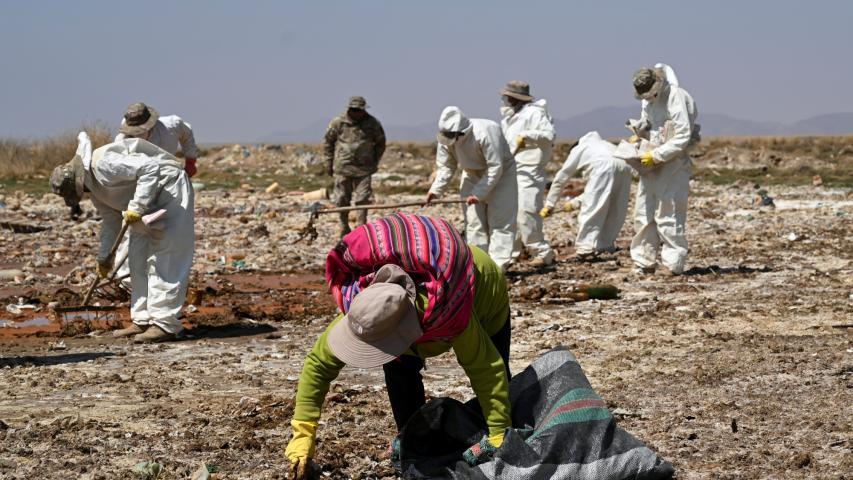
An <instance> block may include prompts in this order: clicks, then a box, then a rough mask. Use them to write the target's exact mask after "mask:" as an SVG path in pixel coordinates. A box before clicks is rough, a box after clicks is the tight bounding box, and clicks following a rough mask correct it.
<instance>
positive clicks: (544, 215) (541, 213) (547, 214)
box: [539, 207, 551, 218]
mask: <svg viewBox="0 0 853 480" xmlns="http://www.w3.org/2000/svg"><path fill="white" fill-rule="evenodd" d="M539 216H540V217H542V218H548V217H550V216H551V207H543V208H542V210H539Z"/></svg>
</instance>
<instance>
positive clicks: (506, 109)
mask: <svg viewBox="0 0 853 480" xmlns="http://www.w3.org/2000/svg"><path fill="white" fill-rule="evenodd" d="M513 113H515V109H514V108H512V107H510V106H507V105H504V106H503V107H501V116H502V117H510V116H512V114H513Z"/></svg>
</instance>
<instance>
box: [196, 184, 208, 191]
mask: <svg viewBox="0 0 853 480" xmlns="http://www.w3.org/2000/svg"><path fill="white" fill-rule="evenodd" d="M205 188H207V185H205V184H204V183H201V182H193V190H196V191H200V190H204V189H205Z"/></svg>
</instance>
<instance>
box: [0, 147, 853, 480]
mask: <svg viewBox="0 0 853 480" xmlns="http://www.w3.org/2000/svg"><path fill="white" fill-rule="evenodd" d="M244 150H245V151H249V154H248V155H246V154H245V153H244ZM264 151H267V150H266V149H265V148H263V149H261V148H257V149H255V148H252V149H249V148H242V149H239V150H238V149H237V148H236V147H235V148H231V149H224V150H222V152H225V153H222V152H211V153H210V154H209V159H210V161H209V163H207V164H206V163H205V159H202V160H201V161H200V162H199V164H200V168H202V169H204V168H205V165H209V166H210V169H209V172H208V173H207V174H206V176H202V177H201V179H202V181H204V182H206V183H207V185H204V186H201V185H199V186H198V187H199V188H198V190H197V197H196V200H197V202H196V212H197V224H196V232H197V253H196V261H195V266H194V272H193V279H192V282H191V283H192V287H193V293H192V295H191V297H192V298H191V300H192V301H193V302H194V304H193V308H189V309H188V312H190V311H191V313H187V314H186V317H185V324H186V326H187V327H188V328H187V330H186V335H185V336H184V338H183V339H182V340H181V341H177V342H173V343H166V344H159V345H133V344H130V343H129V342H128V341H126V340H116V339H113V338H112V337H111V336H110V334H109V332H108V331H107V330H104V329H105V328H111V327H113V326H115V325H116V324H118V323H121V321H122V320H125V321H126V320H127V315H128V314H127V309H126V308H123V309H121V310H119V311H118V315H117V317H116V318H114V319H113V321H111V322H97V321H95V322H87V321H84V320H77V321H72V322H70V323H69V324H67V325H60V324H59V323H57V321H56V320H55V319H52V318H51V317H50V316H49V314H48V307H47V304H48V303H49V302H50V301H54V300H57V295H56V292H57V291H59V290H60V289H63V288H65V289H68V290H67V291H66V293H65V294H62V292H60V295H59V300H63V299H64V300H63V301H65V302H71V301H73V298H71V297H73V292H79V291H80V290H82V289H83V288H85V285H86V284H87V282H88V280H89V279H90V278H91V268H87V267H90V266H93V265H94V252H95V249H96V246H97V242H98V241H97V231H98V225H99V222H98V220H97V219H96V218H94V217H93V216H92V215H91V213H89V214H88V215H86V216H84V217H83V218H82V219H80V220H78V221H71V220H69V219H68V218H67V210H66V208H65V207H64V205H63V204H62V201H61V199H59V198H58V197H55V196H52V195H44V196H42V195H41V194H34V193H28V194H26V195H25V194H23V193H17V192H15V191H13V190H11V189H8V187H7V189H6V190H0V194H2V195H3V196H4V197H5V198H4V199H0V200H5V201H4V202H2V204H3V205H4V207H3V208H2V209H0V220H2V222H6V223H7V224H11V223H14V224H16V225H19V226H20V225H27V226H46V227H50V228H49V229H47V230H43V231H38V232H32V233H19V232H21V231H22V230H26V229H22V228H20V227H18V228H17V230H18V231H17V232H16V231H13V230H12V229H11V228H12V227H10V226H8V225H7V226H6V227H3V228H0V270H2V271H3V272H7V273H5V275H6V277H4V278H2V279H0V300H1V301H2V304H0V308H2V309H3V310H2V313H0V392H2V393H0V479H33V478H39V479H66V478H83V479H113V478H133V474H132V473H131V469H132V468H133V467H134V465H136V464H137V463H138V462H141V461H156V462H159V463H161V464H162V465H163V466H164V467H165V471H164V473H163V474H162V475H161V476H160V477H159V478H166V479H177V478H189V477H190V476H191V474H192V473H193V472H194V471H196V470H197V469H198V468H199V467H200V466H201V465H202V464H204V465H207V467H208V469H209V470H215V471H216V473H215V474H214V475H215V478H219V479H273V478H285V477H286V473H285V472H286V466H287V465H286V461H285V459H284V457H283V454H282V450H283V449H284V447H285V445H286V443H287V441H288V439H289V437H290V427H289V420H290V416H291V414H292V411H293V397H294V394H295V388H296V382H297V378H298V375H299V372H300V369H301V365H302V361H303V357H304V355H305V354H306V352H307V351H308V350H309V349H310V347H311V345H312V344H313V342H314V340H315V339H316V337H317V336H318V335H319V334H320V332H321V331H322V330H323V329H324V328H325V326H326V325H327V324H328V323H329V321H330V320H331V319H332V318H333V315H334V313H335V306H334V304H333V302H332V300H331V298H330V296H329V295H328V293H327V291H326V287H325V284H324V282H323V280H322V272H323V260H324V258H325V254H326V252H327V251H328V250H329V249H330V248H331V247H332V246H333V244H334V242H335V241H336V235H337V225H336V219H335V218H333V217H332V216H330V215H325V216H321V218H320V221H319V223H318V230H319V233H320V237H319V239H318V240H317V241H315V242H314V243H313V244H307V243H305V242H304V241H303V242H296V240H297V238H298V231H299V229H300V228H301V227H303V226H304V225H305V223H306V221H307V214H306V213H305V212H304V210H305V207H306V205H308V203H309V202H303V201H302V199H301V197H300V196H299V195H298V194H297V193H295V192H290V194H288V191H290V190H298V189H299V186H300V185H301V184H302V185H303V186H304V188H303V189H310V188H315V187H317V185H318V184H322V181H313V180H312V181H313V182H314V183H311V182H306V181H301V180H300V179H299V178H292V177H287V179H288V182H289V183H287V185H284V179H285V178H284V176H286V175H287V174H288V172H302V171H303V170H299V169H300V168H302V167H304V166H305V165H309V166H310V165H312V161H311V159H310V158H309V157H310V155H312V154H311V153H310V152H308V153H305V154H304V155H302V156H299V155H294V156H293V158H294V159H295V160H293V162H294V163H291V164H288V163H287V162H286V161H284V160H282V162H281V163H275V164H271V165H270V166H269V168H268V170H263V169H261V168H260V167H259V171H260V172H261V173H259V174H258V175H257V176H255V177H253V178H254V179H255V181H252V180H251V179H250V180H246V181H245V182H238V183H245V185H243V186H242V187H236V188H214V187H215V184H216V182H215V181H214V180H215V179H217V178H224V177H226V176H228V175H238V176H240V177H241V178H243V177H245V178H249V176H248V175H246V174H245V173H244V172H242V171H241V170H240V169H235V168H234V167H233V166H234V164H235V163H234V162H235V161H237V160H239V159H240V158H244V159H247V160H246V162H249V161H250V160H251V159H252V158H253V157H254V156H260V155H261V152H264ZM270 151H273V152H276V151H279V152H280V151H281V150H280V149H279V150H275V149H272V150H270ZM226 154H227V157H228V158H230V160H222V159H225V158H226ZM764 154H765V152H764V151H763V150H762V155H764ZM407 155H408V156H407ZM847 155H848V156H850V152H847ZM235 156H236V159H237V160H235V159H234V158H232V157H235ZM709 156H711V154H710V153H709V154H707V155H706V157H705V158H706V159H707V158H708V157H709ZM391 158H392V159H393V161H389V162H387V163H386V165H385V166H383V170H382V171H381V172H380V174H379V175H378V177H377V180H376V184H377V201H380V202H386V203H391V202H395V201H409V200H417V199H420V198H421V195H417V196H415V195H403V194H400V193H399V192H400V191H401V190H410V191H423V189H424V188H425V185H428V184H429V182H428V175H429V173H430V171H431V164H430V162H429V159H428V158H412V154H411V153H407V152H406V151H405V150H404V149H398V150H394V149H391ZM733 158H734V157H733ZM727 161H736V159H733V160H727ZM299 162H301V163H299ZM702 162H703V160H702V159H699V161H697V165H698V166H699V167H703V165H704V166H705V167H706V170H705V175H697V179H695V180H694V181H693V182H692V185H691V195H692V196H691V198H690V210H689V220H688V229H689V232H688V238H689V241H690V244H691V246H690V257H689V263H688V268H689V270H688V271H687V272H686V273H685V274H684V275H683V276H680V277H670V276H664V275H646V276H641V275H638V274H635V273H633V272H632V266H631V262H630V258H629V256H628V252H627V250H628V246H629V243H630V238H631V235H632V234H633V228H632V226H631V225H630V222H627V223H626V225H625V227H624V228H623V230H622V235H621V236H620V239H619V242H618V246H619V247H621V248H622V250H621V251H619V252H618V253H616V254H614V255H611V256H607V257H604V258H601V259H600V261H597V262H593V263H578V262H576V261H574V260H573V259H572V254H573V247H572V239H573V237H574V234H575V233H576V230H577V229H576V226H577V223H576V220H575V218H573V217H572V216H571V215H570V214H569V213H566V212H559V213H557V214H556V215H555V216H554V217H552V218H550V219H548V221H547V222H546V234H547V236H548V238H549V239H550V240H551V241H552V244H554V245H556V247H557V249H558V251H559V255H558V263H557V264H556V266H555V267H550V268H547V269H544V270H534V269H531V268H529V267H527V266H526V265H525V264H524V262H521V263H520V264H518V265H516V266H514V267H513V268H512V270H511V272H510V274H509V276H508V285H509V287H510V292H511V298H512V322H513V347H512V362H511V363H512V364H511V368H512V370H513V371H520V370H522V369H523V368H524V367H525V366H527V365H528V364H529V363H530V362H531V361H532V360H533V359H535V358H536V357H537V356H538V355H540V354H541V353H543V352H545V351H547V350H549V349H550V348H552V347H554V346H556V345H565V346H567V347H568V348H570V349H571V350H572V352H573V353H574V354H575V355H576V356H577V357H578V359H579V361H580V363H581V365H582V366H583V367H584V369H585V371H586V373H587V375H588V377H589V379H590V381H591V382H592V384H593V386H594V388H595V389H596V390H597V391H598V393H599V394H600V395H601V396H602V397H603V398H604V399H605V400H606V401H607V402H608V405H609V406H610V408H611V409H612V410H614V411H615V413H616V415H617V418H618V419H619V424H620V425H621V426H622V427H623V428H625V429H626V430H628V431H629V432H631V433H632V434H634V435H636V436H637V437H638V438H640V439H641V440H643V441H644V442H646V443H647V444H648V445H649V447H650V448H652V449H653V450H655V451H657V452H658V453H659V454H660V455H661V456H662V457H663V458H665V459H667V460H669V461H670V462H672V463H673V464H674V465H675V467H676V468H677V470H678V478H682V479H705V478H716V479H740V478H791V479H800V478H821V479H824V478H830V479H842V478H853V429H851V419H853V407H851V406H853V345H851V340H853V337H851V333H853V249H852V248H851V247H853V244H851V239H853V192H851V189H850V188H849V187H835V186H828V185H813V184H806V185H787V184H785V182H784V181H779V179H778V178H774V179H773V181H772V182H770V181H769V179H768V182H767V183H769V184H771V183H772V186H770V187H765V188H767V193H768V195H770V196H771V197H772V198H773V200H774V203H775V207H768V206H759V205H758V203H757V197H756V192H757V188H756V186H755V185H754V180H750V181H744V180H739V181H733V182H728V183H725V182H722V181H719V179H717V180H715V179H714V178H711V177H709V176H708V173H707V172H709V171H710V172H712V174H711V176H714V175H717V174H720V176H725V175H724V174H726V172H729V173H731V171H729V170H727V171H722V170H720V169H721V168H723V167H722V166H719V165H717V166H710V167H709V164H710V162H711V161H710V160H707V161H706V163H705V164H703V163H702ZM777 163H778V162H777ZM300 165H301V166H300ZM556 166H558V163H556V164H555V166H554V167H556ZM729 167H730V165H729ZM241 168H243V167H241ZM245 168H249V167H245ZM749 168H750V172H751V173H750V175H754V169H755V168H758V169H760V168H761V165H758V167H755V166H754V165H750V166H749ZM306 171H307V170H306ZM800 172H801V171H800ZM771 173H772V172H771ZM217 175H218V176H217ZM264 175H267V176H264ZM299 175H301V174H299ZM299 175H297V174H295V173H294V176H299ZM767 175H769V173H767ZM733 176H734V177H736V175H733ZM259 178H260V179H261V180H258V179H259ZM715 178H716V177H715ZM759 178H765V177H762V176H759ZM845 178H846V177H845ZM272 180H276V181H279V180H281V181H280V184H282V185H283V186H284V188H285V189H284V190H279V191H275V192H272V193H267V192H265V191H264V189H263V186H265V185H266V184H267V182H269V181H272ZM842 180H844V178H842ZM849 180H850V179H849V178H846V181H848V182H849ZM300 182H301V183H300ZM810 183H811V182H810ZM814 183H821V182H819V181H815V182H814ZM578 186H579V184H577V183H576V184H575V185H574V188H575V189H577V187H578ZM84 209H85V210H86V211H87V212H91V211H92V207H91V204H90V203H88V202H84ZM415 210H418V209H415ZM420 211H423V212H427V213H430V214H436V215H442V216H445V217H447V218H449V219H450V220H451V221H453V222H454V223H455V224H456V225H457V226H459V227H460V228H461V226H462V221H461V220H462V218H461V214H460V210H459V208H458V207H448V206H438V207H431V208H429V209H423V210H420ZM377 213H378V212H372V213H371V215H376V214H377ZM13 270H18V272H12V273H8V272H10V271H13ZM0 275H3V273H0ZM590 282H601V283H611V284H613V285H615V286H617V287H618V288H619V289H620V290H621V294H620V298H619V299H618V300H610V301H586V302H578V303H566V302H565V300H564V299H565V297H566V295H565V294H566V293H567V292H569V291H570V290H571V289H572V287H573V286H575V285H577V284H580V283H590ZM63 295H64V296H63ZM17 303H21V304H23V305H32V307H33V308H32V309H28V308H26V307H24V308H23V311H22V312H23V313H21V314H20V315H16V314H14V313H12V312H10V311H7V310H6V307H7V305H9V304H17ZM11 310H15V308H14V307H12V308H11ZM454 363H455V362H454V357H453V356H452V355H450V354H446V355H444V356H442V357H439V358H438V359H436V360H435V361H433V362H432V363H431V364H430V367H429V370H427V371H426V372H425V378H426V386H427V390H428V392H429V394H430V395H432V396H436V397H437V396H454V397H456V398H459V399H463V400H464V399H467V398H469V397H470V396H471V395H472V393H471V390H470V387H469V386H468V382H467V379H466V378H465V377H464V374H463V373H462V371H461V369H460V368H459V367H458V366H456V365H455V364H454ZM384 390H385V388H384V384H383V382H382V375H381V371H364V370H356V369H350V368H346V369H344V371H343V373H342V375H341V377H340V378H339V379H338V382H337V383H336V384H335V385H334V386H333V388H332V392H331V393H330V395H329V396H328V398H327V403H326V407H325V409H324V413H323V422H322V425H321V428H320V430H319V443H318V446H317V456H316V463H317V466H318V469H319V470H320V471H321V473H320V475H321V476H322V477H323V478H394V471H393V468H392V467H391V464H390V462H389V461H388V460H387V459H385V458H384V457H383V452H384V450H385V448H386V447H387V445H388V442H389V441H390V440H391V439H392V437H393V435H394V433H395V430H394V427H393V420H392V418H391V415H390V410H389V406H388V403H387V397H386V395H385V392H384Z"/></svg>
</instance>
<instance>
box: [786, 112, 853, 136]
mask: <svg viewBox="0 0 853 480" xmlns="http://www.w3.org/2000/svg"><path fill="white" fill-rule="evenodd" d="M790 128H791V132H792V133H800V134H815V135H849V134H851V133H853V113H827V114H825V115H818V116H816V117H811V118H807V119H805V120H800V121H799V122H796V123H794V124H792V125H791V127H790Z"/></svg>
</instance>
